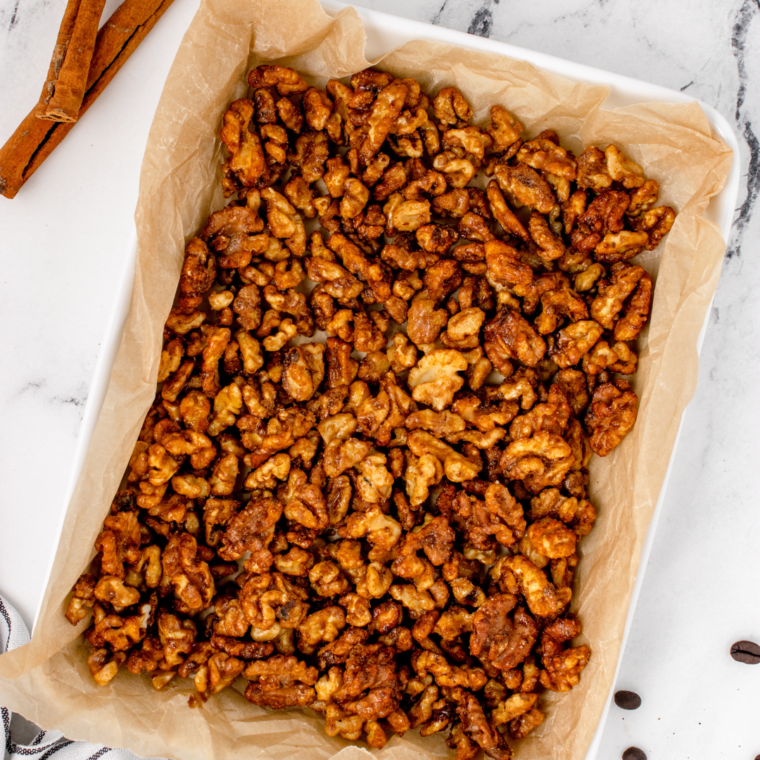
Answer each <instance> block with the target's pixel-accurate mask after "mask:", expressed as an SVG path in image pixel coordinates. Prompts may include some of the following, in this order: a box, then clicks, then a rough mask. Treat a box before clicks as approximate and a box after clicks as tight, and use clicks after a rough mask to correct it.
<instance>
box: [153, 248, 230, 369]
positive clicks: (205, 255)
mask: <svg viewBox="0 0 760 760" xmlns="http://www.w3.org/2000/svg"><path fill="white" fill-rule="evenodd" d="M215 276H216V260H215V259H214V254H213V253H211V251H209V249H208V247H207V246H206V244H205V243H204V242H203V240H201V239H200V238H193V239H192V240H191V241H190V242H189V243H188V244H187V248H186V249H185V259H184V261H183V262H182V274H181V275H180V279H179V290H180V293H182V295H183V296H190V297H195V296H200V295H203V294H204V293H205V292H206V291H207V290H209V289H210V288H211V286H212V285H213V284H214V277H215ZM159 382H160V381H159Z"/></svg>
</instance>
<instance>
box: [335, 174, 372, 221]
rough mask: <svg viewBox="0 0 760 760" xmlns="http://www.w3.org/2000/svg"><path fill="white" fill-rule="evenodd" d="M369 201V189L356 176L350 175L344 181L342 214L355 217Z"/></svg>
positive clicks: (345, 217)
mask: <svg viewBox="0 0 760 760" xmlns="http://www.w3.org/2000/svg"><path fill="white" fill-rule="evenodd" d="M368 202H369V190H368V189H367V188H366V187H365V186H364V185H363V184H362V183H361V181H360V180H358V179H356V177H349V178H347V179H346V180H345V182H344V183H343V198H342V199H341V201H340V215H341V216H342V217H343V218H344V219H353V218H354V217H355V216H357V215H358V214H360V213H361V212H362V210H363V209H364V207H365V206H366V205H367V203H368Z"/></svg>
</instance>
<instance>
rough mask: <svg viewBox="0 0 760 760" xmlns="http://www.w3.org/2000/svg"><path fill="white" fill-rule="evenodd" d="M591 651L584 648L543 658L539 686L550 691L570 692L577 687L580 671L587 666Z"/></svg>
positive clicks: (576, 648)
mask: <svg viewBox="0 0 760 760" xmlns="http://www.w3.org/2000/svg"><path fill="white" fill-rule="evenodd" d="M590 657H591V650H590V649H589V648H588V647H586V646H581V647H574V648H571V649H565V650H563V651H562V652H560V653H559V654H556V655H554V656H553V657H548V658H544V668H545V670H542V671H541V685H542V686H543V687H544V688H546V689H550V690H551V691H570V689H572V688H573V686H577V685H578V683H579V681H580V678H581V671H582V670H583V668H585V667H586V665H588V662H589V659H590Z"/></svg>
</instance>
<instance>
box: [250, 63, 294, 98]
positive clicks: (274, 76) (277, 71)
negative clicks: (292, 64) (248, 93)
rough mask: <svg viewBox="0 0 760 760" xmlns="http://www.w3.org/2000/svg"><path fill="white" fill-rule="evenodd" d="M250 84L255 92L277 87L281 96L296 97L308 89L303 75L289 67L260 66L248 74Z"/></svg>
mask: <svg viewBox="0 0 760 760" xmlns="http://www.w3.org/2000/svg"><path fill="white" fill-rule="evenodd" d="M248 84H249V86H250V87H251V88H253V89H254V90H256V89H259V88H260V87H276V88H277V92H278V93H279V94H280V95H295V94H296V93H299V92H305V91H306V90H307V89H308V85H307V84H306V82H304V80H303V78H302V77H301V75H300V74H299V73H298V72H297V71H295V70H294V69H290V68H288V67H287V66H259V67H258V68H256V69H253V71H251V72H250V73H249V74H248Z"/></svg>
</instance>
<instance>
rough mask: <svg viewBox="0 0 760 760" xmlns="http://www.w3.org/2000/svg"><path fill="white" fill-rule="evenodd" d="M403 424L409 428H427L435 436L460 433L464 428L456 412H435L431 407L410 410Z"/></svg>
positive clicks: (462, 421) (440, 436) (463, 423)
mask: <svg viewBox="0 0 760 760" xmlns="http://www.w3.org/2000/svg"><path fill="white" fill-rule="evenodd" d="M404 424H405V426H406V427H407V428H408V429H409V430H415V429H417V428H422V429H423V430H428V431H429V432H431V433H432V434H433V435H434V436H435V437H436V438H444V437H446V436H448V435H451V434H452V433H461V432H462V431H463V430H464V429H465V421H464V419H463V418H462V417H460V416H459V415H458V414H452V413H451V412H448V411H443V412H435V411H433V410H432V409H423V410H421V411H418V412H412V414H410V415H409V416H408V417H407V418H406V421H405V422H404Z"/></svg>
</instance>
